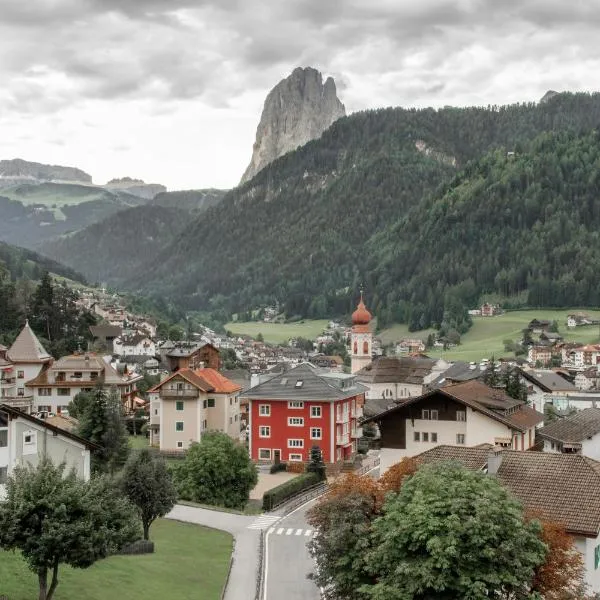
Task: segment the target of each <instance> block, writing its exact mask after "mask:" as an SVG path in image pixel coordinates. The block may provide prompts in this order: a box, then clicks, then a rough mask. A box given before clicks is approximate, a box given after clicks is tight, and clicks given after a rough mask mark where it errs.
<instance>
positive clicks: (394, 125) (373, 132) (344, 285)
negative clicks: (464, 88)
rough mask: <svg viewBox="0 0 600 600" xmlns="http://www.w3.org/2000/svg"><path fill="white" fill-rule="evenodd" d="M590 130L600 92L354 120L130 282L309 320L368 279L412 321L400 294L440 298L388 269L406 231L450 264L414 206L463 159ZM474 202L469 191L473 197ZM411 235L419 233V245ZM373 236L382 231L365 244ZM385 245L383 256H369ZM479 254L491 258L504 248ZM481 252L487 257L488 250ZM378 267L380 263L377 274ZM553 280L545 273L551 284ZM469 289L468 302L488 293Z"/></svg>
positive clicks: (343, 307)
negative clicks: (266, 306)
mask: <svg viewBox="0 0 600 600" xmlns="http://www.w3.org/2000/svg"><path fill="white" fill-rule="evenodd" d="M598 123H600V94H593V95H590V94H560V95H557V96H555V97H554V98H552V99H550V100H549V101H548V102H545V103H543V104H523V105H514V106H507V107H489V108H466V109H459V108H444V109H441V110H433V109H425V110H405V109H401V108H395V109H383V110H377V111H368V112H363V113H357V114H354V115H352V116H350V117H347V118H343V119H340V120H338V121H336V122H335V123H334V124H333V126H332V127H331V128H330V129H329V130H327V131H326V132H325V133H324V135H323V136H322V138H320V139H319V140H315V141H313V142H311V143H309V144H307V145H306V146H303V147H302V148H300V149H298V150H297V151H296V152H293V153H290V154H288V155H285V156H283V157H282V158H280V159H278V160H277V161H275V162H274V163H272V164H271V165H269V166H268V167H267V168H265V169H264V170H262V171H261V172H260V173H259V174H258V175H257V176H256V177H255V178H254V179H252V180H251V181H250V182H248V183H247V184H245V185H244V186H241V187H239V188H236V189H234V190H232V191H231V192H230V193H228V194H227V195H226V197H225V198H224V199H223V200H222V202H221V203H220V204H219V205H218V206H216V207H214V208H211V209H209V210H207V211H206V212H205V213H203V215H201V216H200V217H198V218H197V219H196V220H195V221H194V222H192V223H191V224H190V225H189V226H188V227H187V228H186V229H185V230H184V231H183V233H182V234H181V235H180V236H178V239H177V240H176V241H175V242H174V243H173V244H171V245H170V246H169V247H168V248H166V249H164V251H163V252H162V253H160V254H159V255H158V257H157V258H153V259H152V260H150V261H148V263H147V265H146V267H145V268H143V269H141V270H140V273H139V276H137V277H135V278H134V279H133V280H132V282H131V284H132V286H133V287H134V288H136V289H143V290H144V291H146V292H150V293H152V294H155V295H159V296H163V297H165V298H167V299H171V300H173V301H176V302H178V303H179V304H180V305H182V306H184V307H187V308H211V307H212V308H224V309H226V310H229V311H235V310H239V309H247V308H249V307H252V306H256V305H259V304H262V303H266V302H271V301H273V300H275V299H276V300H279V301H280V302H283V303H284V306H285V308H286V310H287V312H288V314H303V315H308V316H315V317H316V316H326V315H331V314H335V313H340V312H346V311H348V310H349V309H350V307H351V306H352V302H353V301H354V297H353V294H354V293H355V291H356V288H357V286H358V284H359V283H360V282H366V283H368V285H369V286H370V287H371V290H370V293H371V294H372V298H373V304H374V307H375V308H376V311H377V312H378V313H379V314H381V315H382V316H383V317H384V319H385V318H395V319H400V320H405V319H407V318H409V317H410V318H412V316H411V315H408V314H407V313H406V311H404V310H397V300H398V299H399V298H406V299H407V300H408V301H409V302H410V303H411V304H413V305H417V304H419V303H421V304H423V305H431V304H432V301H431V295H432V294H435V293H437V292H438V290H437V288H435V287H431V286H433V284H435V283H437V281H436V280H434V279H433V277H430V278H429V279H428V278H427V277H429V275H427V276H424V277H423V281H426V282H427V283H426V284H422V285H420V284H418V282H419V278H418V275H417V273H416V270H411V268H412V265H411V268H408V269H407V270H406V271H403V270H402V269H398V268H396V266H397V263H398V262H399V261H407V260H411V261H416V260H417V258H419V256H415V255H413V254H409V253H406V251H402V249H403V248H404V245H403V240H402V239H401V236H403V235H407V236H408V235H409V234H410V235H412V237H411V238H410V239H412V240H413V243H414V244H416V243H417V242H418V243H419V244H420V245H419V247H420V248H421V252H425V251H426V250H427V251H428V252H430V254H429V256H431V258H432V259H435V260H436V261H439V264H437V265H434V266H432V268H434V267H435V269H437V270H438V271H437V272H439V271H442V272H443V270H444V265H446V264H448V257H447V256H446V254H445V253H441V254H440V253H437V254H436V253H435V252H434V250H435V249H436V248H437V240H436V238H435V237H432V236H431V235H429V234H430V233H431V232H430V231H429V230H423V229H422V227H421V224H420V223H419V222H418V221H415V220H414V219H425V217H426V216H427V214H426V213H427V210H426V209H424V211H425V212H421V213H419V212H417V213H416V214H417V216H416V217H414V218H413V217H411V219H413V220H411V221H410V222H408V224H406V223H407V222H406V219H407V218H408V215H409V214H410V215H412V214H413V213H412V212H411V211H418V209H419V207H421V206H423V207H425V206H431V204H426V203H428V202H429V203H431V202H433V201H434V200H433V199H429V198H430V196H431V195H432V194H434V192H435V191H436V190H438V194H437V195H434V196H433V198H439V194H442V195H443V194H444V193H445V190H446V189H447V185H448V183H449V182H450V181H452V179H453V178H454V177H455V176H456V174H457V172H458V171H459V170H460V169H461V168H464V167H465V166H466V165H467V163H468V161H471V160H474V159H479V158H481V157H482V156H483V155H484V154H485V153H486V152H488V151H490V150H493V149H495V148H500V147H502V148H504V150H503V151H502V156H505V154H506V151H507V150H508V151H510V152H516V154H517V157H518V161H517V162H516V163H515V164H517V165H518V164H521V162H520V161H521V160H522V159H521V158H519V157H520V156H521V155H522V153H523V152H524V150H525V148H526V146H527V143H528V142H529V141H530V140H532V139H533V138H535V137H536V136H537V135H539V134H540V133H541V132H545V131H572V132H581V131H590V130H591V129H592V128H593V127H595V126H596V125H597V124H598ZM484 160H491V159H484ZM468 168H473V167H468ZM468 173H469V171H468V169H467V170H466V171H465V174H464V175H462V176H463V177H468ZM498 176H500V174H499V173H498ZM539 185H543V184H542V183H541V182H540V183H539ZM490 186H493V183H490ZM439 190H441V191H439ZM478 194H479V190H478V188H476V190H475V192H474V198H475V201H476V199H477V198H479V195H478ZM507 203H508V201H507ZM513 210H515V208H514V207H513ZM544 210H545V209H544V206H543V204H542V203H541V202H540V203H538V204H536V206H534V207H533V208H531V211H532V213H531V214H532V215H533V216H535V218H536V219H537V220H544V219H545V217H544ZM536 211H537V212H536ZM448 218H451V215H450V216H449V217H448ZM532 218H533V217H532ZM398 220H400V222H401V223H405V224H404V225H399V224H397V223H396V221H398ZM395 223H396V224H395ZM387 227H391V229H390V230H389V231H388V232H387V233H382V232H383V231H384V230H385V229H386V228H387ZM417 227H418V231H420V236H417V237H415V235H416V233H415V232H416V230H417V229H416V228H417ZM440 227H442V225H441V224H440ZM435 231H436V235H437V234H438V233H439V232H438V231H437V230H435ZM444 231H445V230H444ZM453 232H454V233H453V234H454V235H455V236H456V240H455V242H456V244H457V245H460V246H463V247H464V252H471V251H473V252H479V253H481V249H480V248H477V249H471V248H470V247H469V242H468V237H466V236H465V233H464V224H463V223H462V222H461V221H460V220H459V221H457V222H456V223H454V228H453ZM413 233H414V235H413ZM375 234H381V236H382V237H376V238H373V239H371V238H372V237H373V236H374V235H375ZM425 234H428V235H426V236H425ZM423 236H425V237H423ZM381 246H383V247H381ZM433 246H435V248H431V247H433ZM384 250H386V252H387V254H382V255H378V254H377V251H381V252H383V251H384ZM457 252H458V250H457ZM487 252H488V253H490V252H491V253H492V254H493V255H494V256H496V254H495V253H497V252H499V250H498V249H497V248H495V247H492V248H489V249H487ZM394 253H395V254H394ZM478 258H479V260H481V261H484V260H485V255H480V256H479V257H478ZM562 258H563V259H564V260H566V259H567V257H566V256H565V257H562ZM379 260H381V261H382V262H383V263H384V264H385V265H386V266H383V265H382V266H379V264H378V261H379ZM507 260H510V261H516V262H506V263H502V265H503V266H504V265H506V268H518V265H519V264H520V262H522V256H520V254H519V253H517V255H516V256H515V254H511V255H510V259H507ZM418 264H419V265H420V267H419V269H425V267H426V266H427V265H426V264H425V263H424V262H423V261H421V260H419V261H418ZM493 264H495V263H493ZM493 268H495V266H494V267H490V268H488V270H490V273H491V270H493ZM501 268H502V267H501ZM415 269H416V267H415ZM500 270H501V269H500ZM426 271H427V269H426ZM372 273H374V274H373V275H372ZM540 273H541V272H540ZM556 273H557V272H556V271H555V270H550V271H549V272H548V274H547V276H548V277H554V276H555V274H556ZM495 275H496V273H494V274H493V277H495ZM540 276H541V275H540ZM468 277H473V279H474V280H476V279H477V278H478V277H480V276H478V275H477V274H476V273H470V270H468V269H465V270H459V272H457V274H456V276H454V275H453V276H449V277H447V278H446V279H444V280H443V281H444V282H446V283H448V284H454V283H460V282H461V281H463V280H464V279H468ZM490 277H492V275H491V274H490V275H488V276H486V278H485V279H481V281H484V280H485V281H488V280H489V279H490ZM526 279H527V278H526ZM404 286H408V287H407V289H406V291H405V292H402V293H400V291H399V290H401V289H402V288H403V287H404ZM475 287H476V290H475V291H474V292H473V296H475V295H477V293H478V292H479V291H481V290H483V289H484V287H485V286H483V285H476V286H475ZM444 289H445V288H444V287H443V288H442V290H441V291H442V292H443V291H444ZM433 290H436V291H435V292H434V291H433ZM375 294H376V297H375ZM443 296H444V293H442V298H443ZM394 311H395V312H394ZM434 313H435V319H438V318H441V315H440V311H439V309H438V308H436V310H435V311H433V312H431V315H430V317H426V318H425V321H430V320H433V318H434V317H433V315H434Z"/></svg>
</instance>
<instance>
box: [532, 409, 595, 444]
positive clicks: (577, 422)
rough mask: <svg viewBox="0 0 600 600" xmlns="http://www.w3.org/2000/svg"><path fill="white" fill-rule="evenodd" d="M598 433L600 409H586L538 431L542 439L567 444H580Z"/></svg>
mask: <svg viewBox="0 0 600 600" xmlns="http://www.w3.org/2000/svg"><path fill="white" fill-rule="evenodd" d="M597 433H600V408H586V409H585V410H582V411H581V412H578V413H576V414H574V415H572V416H570V417H565V418H563V419H559V420H557V421H554V422H553V423H550V424H549V425H546V426H545V427H542V428H541V429H538V431H537V434H538V435H539V436H540V437H542V438H548V439H550V440H553V441H559V442H567V443H579V442H582V441H583V440H585V439H586V438H589V437H592V436H594V435H596V434H597Z"/></svg>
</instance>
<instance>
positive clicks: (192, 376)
mask: <svg viewBox="0 0 600 600" xmlns="http://www.w3.org/2000/svg"><path fill="white" fill-rule="evenodd" d="M175 377H182V378H183V379H185V380H186V381H187V382H188V383H191V384H192V385H193V386H194V387H197V388H198V389H199V390H200V391H201V392H212V391H213V390H214V388H213V387H212V385H210V384H209V383H208V381H206V380H205V379H203V378H202V377H200V376H199V375H196V373H194V371H192V369H179V371H175V373H171V375H169V376H168V377H167V378H165V379H163V380H162V381H161V382H159V383H157V384H156V385H155V386H154V387H153V388H151V389H149V390H148V391H149V392H158V391H159V390H160V388H161V387H162V386H163V385H164V384H165V383H167V382H168V381H171V379H173V378H175Z"/></svg>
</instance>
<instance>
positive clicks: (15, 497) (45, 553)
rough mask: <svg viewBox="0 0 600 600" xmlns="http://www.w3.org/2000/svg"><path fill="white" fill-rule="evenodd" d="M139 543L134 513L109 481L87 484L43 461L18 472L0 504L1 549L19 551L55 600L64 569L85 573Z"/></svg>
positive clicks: (44, 597)
mask: <svg viewBox="0 0 600 600" xmlns="http://www.w3.org/2000/svg"><path fill="white" fill-rule="evenodd" d="M138 537H139V524H138V522H137V519H136V518H135V510H134V508H133V506H131V504H129V502H128V501H127V499H126V498H125V497H124V496H123V495H121V494H120V493H119V491H118V489H116V488H115V486H114V483H113V482H112V481H110V480H109V479H107V478H105V477H98V478H95V479H92V480H91V481H88V482H85V481H82V480H80V479H79V478H78V477H77V476H76V475H75V473H74V472H73V471H71V472H69V473H67V472H66V470H65V465H64V464H61V465H59V466H55V465H53V464H52V462H51V461H50V460H49V459H47V458H42V459H41V460H40V462H39V464H38V465H37V466H35V467H34V466H31V465H29V464H27V465H26V466H23V467H17V468H16V469H15V470H14V472H13V474H12V476H11V477H10V478H9V479H8V482H7V496H6V500H5V502H2V503H0V548H2V549H4V550H18V551H20V552H21V554H22V555H23V558H24V559H25V561H26V562H27V565H28V567H29V568H30V569H31V570H32V571H33V572H34V573H35V574H36V575H37V577H38V583H39V596H38V597H39V600H51V599H52V597H53V596H54V593H55V591H56V587H57V586H58V571H59V567H60V565H61V564H66V565H69V566H71V567H74V568H79V569H85V568H87V567H90V566H91V565H92V564H94V563H95V562H96V561H97V560H100V559H101V558H105V557H107V556H109V555H110V554H112V553H115V552H117V551H118V550H120V549H121V548H122V547H123V546H124V545H125V544H128V543H130V542H132V541H134V540H136V539H138Z"/></svg>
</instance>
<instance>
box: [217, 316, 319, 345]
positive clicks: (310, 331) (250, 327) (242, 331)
mask: <svg viewBox="0 0 600 600" xmlns="http://www.w3.org/2000/svg"><path fill="white" fill-rule="evenodd" d="M327 323H329V321H327V320H325V319H320V320H310V319H307V320H305V321H299V322H298V323H262V322H257V321H248V322H244V323H241V322H237V321H231V322H230V323H226V324H225V329H226V330H227V331H231V332H232V333H235V334H237V335H250V336H252V337H256V336H257V335H258V334H259V333H262V335H263V338H264V340H265V342H268V343H270V344H283V343H285V342H286V341H287V340H289V339H290V338H292V337H303V338H306V339H309V340H314V339H315V338H316V337H318V336H319V335H321V333H322V332H323V330H324V329H325V328H326V327H327Z"/></svg>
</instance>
